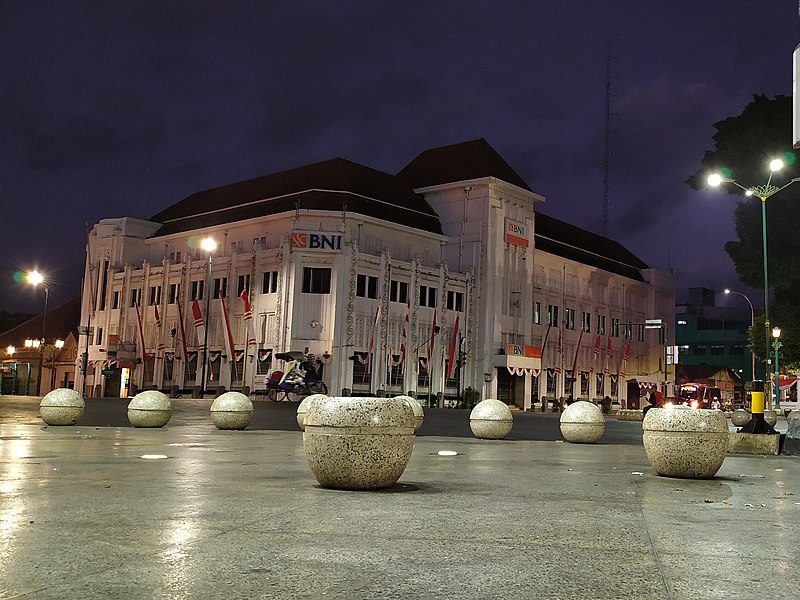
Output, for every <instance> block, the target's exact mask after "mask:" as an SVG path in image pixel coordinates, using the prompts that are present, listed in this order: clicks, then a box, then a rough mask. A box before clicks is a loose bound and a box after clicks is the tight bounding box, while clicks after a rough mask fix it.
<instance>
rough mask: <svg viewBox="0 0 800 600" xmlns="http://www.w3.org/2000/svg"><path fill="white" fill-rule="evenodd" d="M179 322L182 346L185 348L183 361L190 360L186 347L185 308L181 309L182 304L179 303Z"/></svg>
mask: <svg viewBox="0 0 800 600" xmlns="http://www.w3.org/2000/svg"><path fill="white" fill-rule="evenodd" d="M177 304H178V322H179V323H180V332H181V346H182V347H183V360H186V361H188V360H189V349H188V348H187V347H186V327H185V325H184V324H183V308H181V303H180V302H178V303H177Z"/></svg>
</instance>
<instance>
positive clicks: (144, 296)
mask: <svg viewBox="0 0 800 600" xmlns="http://www.w3.org/2000/svg"><path fill="white" fill-rule="evenodd" d="M543 201H544V198H543V197H541V196H539V195H538V194H536V193H534V192H533V191H532V190H531V189H530V188H529V187H528V185H527V184H526V183H525V182H524V181H523V180H522V179H521V178H520V177H519V175H518V174H517V173H515V172H514V170H513V169H512V168H511V167H510V166H509V165H508V164H507V163H506V162H505V161H504V160H503V159H502V158H501V157H500V156H499V155H498V154H497V153H496V152H495V151H494V149H492V148H491V146H489V145H488V144H487V143H486V142H485V141H484V140H475V141H472V142H466V143H463V144H456V145H453V146H447V147H444V148H437V149H434V150H428V151H426V152H423V153H422V154H420V155H419V156H418V157H417V158H416V159H414V160H413V161H412V162H411V163H410V164H408V165H407V166H406V167H405V168H404V169H403V170H401V171H400V172H399V173H398V174H396V175H391V174H388V173H383V172H380V171H377V170H374V169H371V168H368V167H365V166H363V165H359V164H356V163H353V162H350V161H347V160H344V159H333V160H330V161H325V162H322V163H317V164H312V165H308V166H305V167H300V168H297V169H292V170H290V171H285V172H282V173H277V174H273V175H267V176H265V177H260V178H257V179H252V180H248V181H244V182H240V183H234V184H231V185H227V186H224V187H220V188H215V189H212V190H207V191H204V192H199V193H196V194H193V195H191V196H189V197H188V198H186V199H184V200H182V201H181V202H178V203H177V204H175V205H173V206H171V207H169V208H167V209H166V210H164V211H163V212H161V213H159V214H157V215H155V216H153V217H152V218H151V219H149V220H147V221H144V220H138V219H132V218H129V217H121V218H116V219H104V220H102V221H100V222H99V223H97V224H96V225H95V226H94V228H93V230H92V232H91V234H90V239H89V246H88V253H87V271H86V277H85V283H84V294H83V308H82V321H81V323H82V324H83V326H84V328H85V329H84V331H90V332H91V333H90V334H89V335H86V336H85V338H84V339H82V341H81V344H82V348H84V347H85V353H86V363H87V364H86V374H85V376H86V378H87V381H86V384H87V388H88V389H91V390H93V393H94V394H95V395H126V394H130V393H131V392H132V391H134V390H135V389H142V388H148V387H155V388H159V389H164V390H168V389H174V388H177V389H181V390H187V391H188V390H195V391H196V390H198V389H199V388H200V387H201V386H203V387H205V388H206V389H209V390H212V389H213V390H216V389H217V388H223V387H224V388H226V389H242V388H245V387H247V388H249V389H250V390H251V391H254V392H255V391H257V390H260V389H263V388H264V387H265V385H266V380H267V378H268V377H269V374H270V373H271V372H272V371H273V370H277V369H283V368H284V366H285V365H284V363H283V362H282V361H279V360H277V359H276V357H275V354H278V353H281V352H288V351H299V352H304V353H306V354H309V353H310V354H314V355H315V356H316V357H317V359H318V361H319V365H320V367H321V374H322V378H323V381H324V382H325V383H326V384H327V386H328V388H329V390H330V393H333V394H340V393H344V394H359V395H363V394H399V393H407V392H408V393H413V394H415V395H416V396H417V397H419V398H421V399H424V400H426V401H430V402H431V403H438V404H439V405H442V404H443V403H450V402H452V401H454V400H455V399H457V398H460V397H461V396H462V395H463V392H464V390H465V388H472V389H474V390H477V391H478V392H479V393H481V395H482V397H497V398H500V399H502V400H505V401H506V402H508V403H510V404H516V405H518V406H519V407H520V408H523V409H530V408H531V407H532V405H533V404H535V403H537V402H539V401H540V400H541V399H550V400H554V399H557V398H562V397H564V396H567V395H569V394H573V395H574V397H575V398H587V399H597V398H602V397H604V396H610V397H613V398H615V399H617V400H619V401H624V400H625V399H626V398H627V397H629V396H630V397H631V398H632V399H633V398H634V397H635V399H636V400H638V389H639V386H641V385H643V384H650V383H663V382H664V381H665V379H669V376H668V375H667V371H666V364H665V359H666V354H665V349H666V346H667V345H668V343H669V337H670V336H671V335H672V332H671V331H668V330H667V329H666V327H660V328H659V327H658V326H656V328H655V329H653V330H650V329H645V322H646V321H650V322H651V323H650V326H653V322H655V321H658V320H660V321H661V322H662V323H672V322H674V305H675V303H674V288H673V283H672V280H671V278H670V277H669V276H668V275H666V274H664V273H659V272H657V271H654V270H652V269H649V268H648V266H647V265H646V264H644V263H643V262H642V261H641V260H639V259H638V258H636V257H635V256H634V255H633V254H631V253H630V252H628V251H627V250H626V249H625V248H623V247H622V246H620V245H619V244H617V243H616V242H613V241H611V240H608V239H606V238H602V237H600V236H597V235H595V234H592V233H589V232H587V231H584V230H581V229H578V228H576V227H573V226H571V225H568V224H566V223H563V222H561V221H558V220H556V219H553V218H551V217H547V216H545V215H542V214H536V213H535V207H536V205H537V204H538V203H540V202H543ZM206 238H212V239H214V240H215V241H216V243H217V248H216V250H214V251H213V252H211V253H207V252H205V251H203V250H202V249H201V246H200V243H201V240H203V239H206ZM245 302H247V303H248V304H249V305H250V306H251V312H252V315H253V319H252V323H253V325H254V330H255V336H249V335H248V327H247V326H246V322H245V318H244V317H245ZM195 312H198V313H199V317H200V319H199V320H198V322H201V323H202V324H203V325H208V328H207V330H206V331H205V332H204V331H203V330H202V328H196V327H195V315H194V313H195ZM86 328H89V329H86ZM228 331H230V335H228ZM206 337H207V342H208V344H207V351H206V352H203V351H202V347H203V342H204V339H205V338H206ZM251 337H254V338H255V343H252V340H251V343H250V344H248V343H247V342H248V338H251ZM79 362H80V361H79ZM204 363H205V368H204ZM451 363H452V366H451ZM80 366H81V365H80V364H79V365H78V367H80ZM204 371H205V381H203V372H204ZM82 377H83V373H82V372H81V369H80V368H79V369H78V372H77V373H76V386H77V387H78V389H81V386H82V385H83V380H82ZM622 382H628V385H621V383H622Z"/></svg>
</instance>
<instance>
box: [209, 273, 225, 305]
mask: <svg viewBox="0 0 800 600" xmlns="http://www.w3.org/2000/svg"><path fill="white" fill-rule="evenodd" d="M220 294H222V295H223V296H225V297H227V296H228V278H227V277H218V278H216V279H215V280H214V295H213V296H211V297H212V298H213V299H214V300H219V295H220Z"/></svg>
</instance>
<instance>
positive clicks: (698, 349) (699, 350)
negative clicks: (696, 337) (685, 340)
mask: <svg viewBox="0 0 800 600" xmlns="http://www.w3.org/2000/svg"><path fill="white" fill-rule="evenodd" d="M706 351H707V349H706V347H705V346H695V347H694V353H695V354H706Z"/></svg>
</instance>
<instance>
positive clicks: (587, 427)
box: [560, 400, 606, 444]
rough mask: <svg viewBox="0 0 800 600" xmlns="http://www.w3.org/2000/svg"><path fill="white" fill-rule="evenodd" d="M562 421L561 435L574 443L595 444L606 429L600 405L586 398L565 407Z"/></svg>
mask: <svg viewBox="0 0 800 600" xmlns="http://www.w3.org/2000/svg"><path fill="white" fill-rule="evenodd" d="M560 422H561V435H563V436H564V439H565V440H567V441H568V442H572V443H574V444H594V443H595V442H596V441H597V440H599V439H600V438H601V437H603V433H604V432H605V430H606V420H605V418H604V417H603V412H602V411H601V410H600V407H599V406H597V405H595V404H592V403H591V402H587V401H585V400H579V401H578V402H573V403H572V404H570V405H569V406H568V407H567V408H566V409H564V412H563V413H561V421H560Z"/></svg>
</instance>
